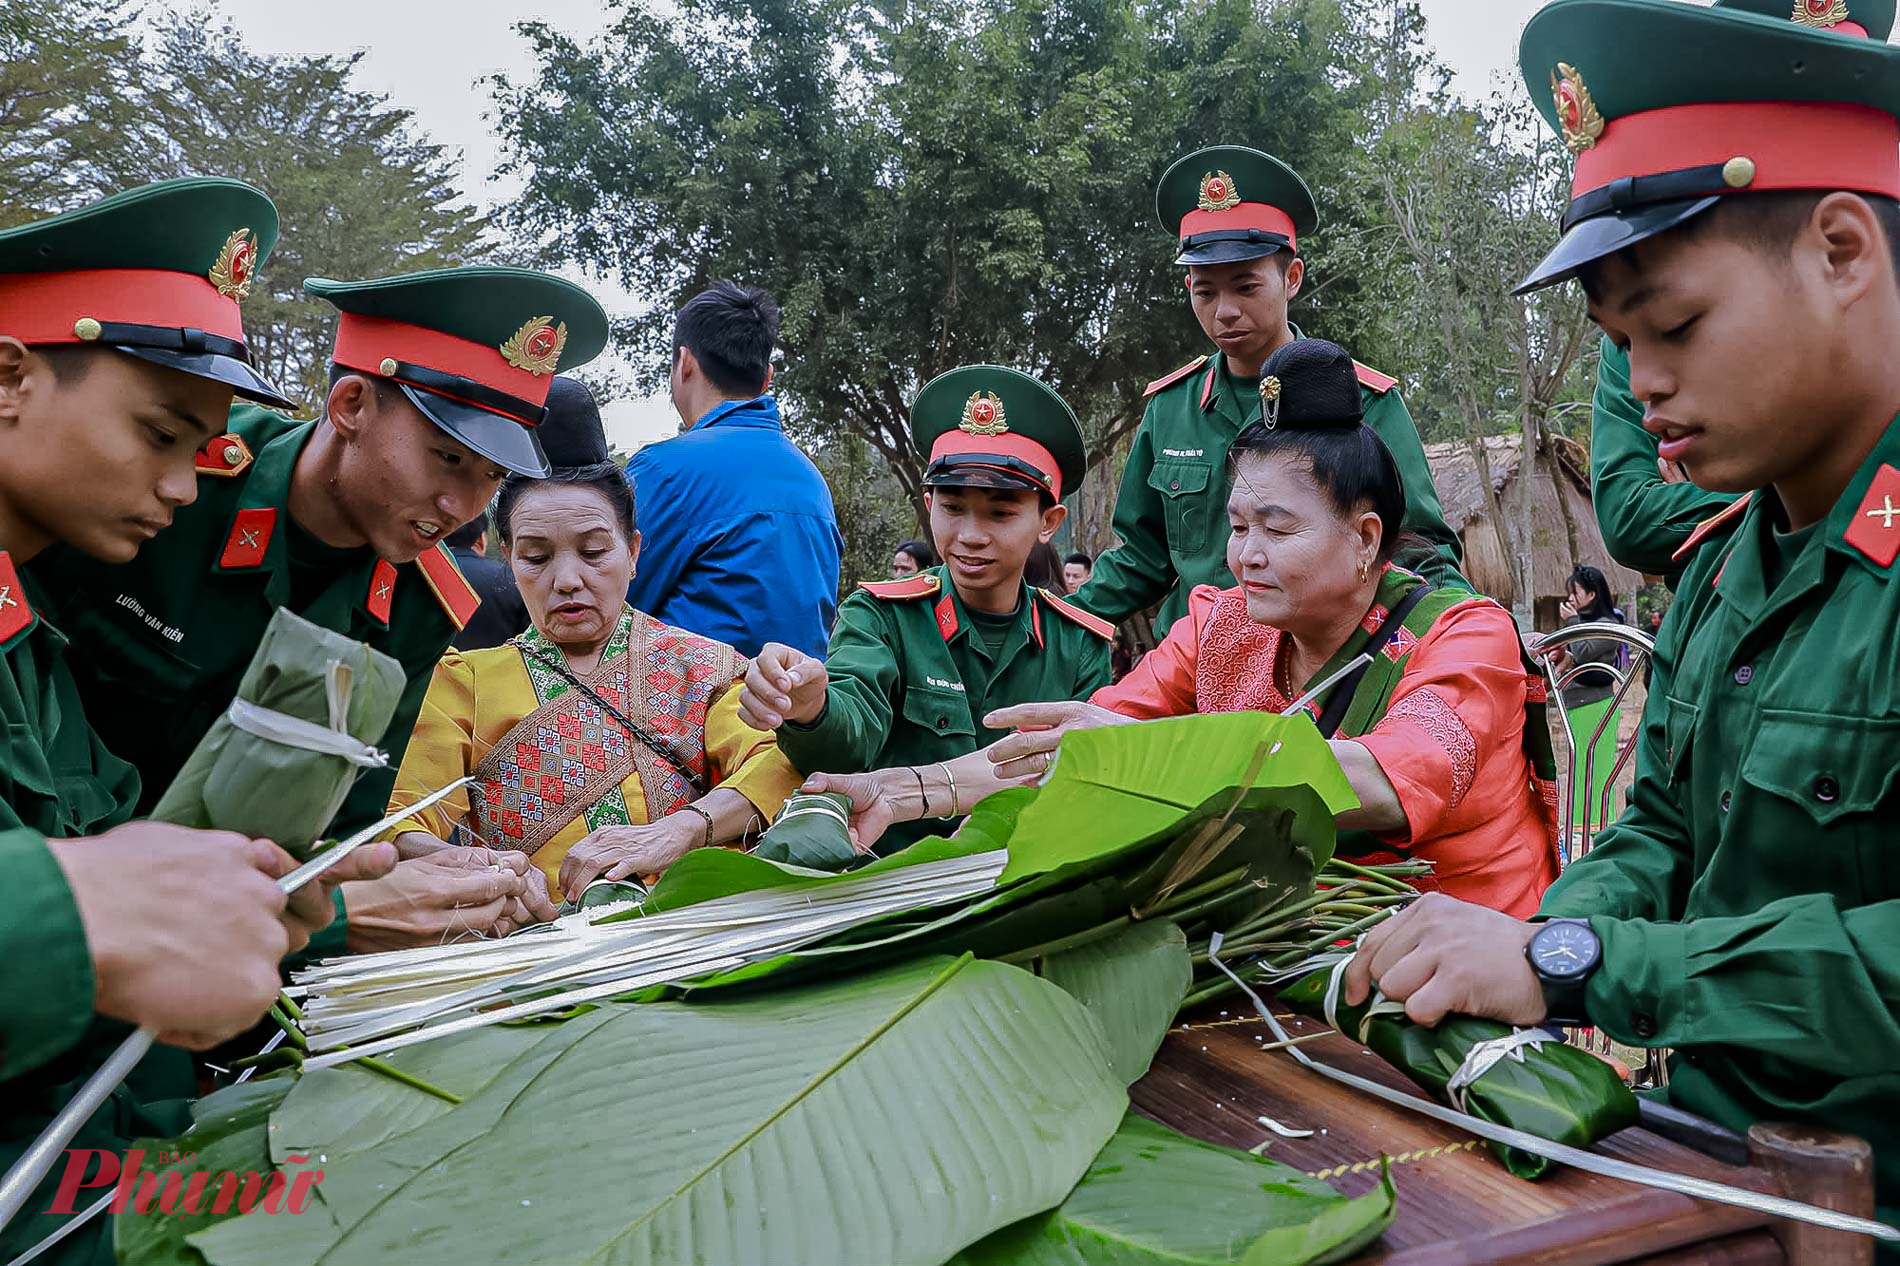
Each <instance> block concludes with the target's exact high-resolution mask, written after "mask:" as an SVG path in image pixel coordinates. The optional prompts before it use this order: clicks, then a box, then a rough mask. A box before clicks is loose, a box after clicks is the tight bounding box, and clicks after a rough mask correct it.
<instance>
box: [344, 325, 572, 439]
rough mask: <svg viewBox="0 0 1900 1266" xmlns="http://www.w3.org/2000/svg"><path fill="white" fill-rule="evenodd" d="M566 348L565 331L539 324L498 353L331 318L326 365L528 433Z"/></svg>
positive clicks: (452, 339) (442, 337)
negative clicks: (412, 389)
mask: <svg viewBox="0 0 1900 1266" xmlns="http://www.w3.org/2000/svg"><path fill="white" fill-rule="evenodd" d="M566 344H567V326H566V325H552V324H549V323H548V322H547V321H546V320H545V319H544V318H540V317H537V318H535V319H534V320H532V321H530V322H528V323H527V324H526V325H524V326H522V327H521V329H519V330H517V331H516V332H515V334H514V336H513V337H511V338H510V339H509V340H508V341H507V342H505V343H503V344H501V345H500V346H498V347H497V346H490V345H489V344H486V343H476V342H472V341H471V340H469V339H464V338H457V337H456V336H455V335H453V334H444V333H443V332H442V331H440V330H431V329H426V328H424V327H423V326H420V325H409V324H407V323H405V322H402V321H392V320H389V319H387V318H385V317H372V316H363V315H361V314H359V313H355V312H345V313H343V314H341V315H340V316H339V317H338V318H337V328H336V351H335V353H334V354H333V355H332V359H333V360H334V361H335V362H336V363H337V364H339V365H341V366H343V367H344V368H345V369H354V370H357V371H358V372H360V373H365V374H376V375H378V376H379V377H383V378H394V379H396V380H397V381H399V382H409V383H412V384H413V385H414V386H417V387H421V388H422V389H424V390H426V391H433V392H435V393H436V394H438V395H444V396H448V397H450V398H451V399H457V400H461V401H462V402H463V403H465V404H472V405H475V406H476V407H477V408H482V409H486V410H488V411H489V412H490V413H496V414H499V415H501V416H502V417H506V418H510V419H512V420H513V421H516V422H519V423H521V425H523V426H526V427H533V426H537V425H539V424H540V422H541V413H542V409H543V407H544V406H545V405H546V404H547V402H548V387H549V385H550V384H551V383H552V382H553V381H554V372H555V367H556V366H557V365H558V363H559V361H560V354H561V350H562V349H563V348H564V347H565V346H566Z"/></svg>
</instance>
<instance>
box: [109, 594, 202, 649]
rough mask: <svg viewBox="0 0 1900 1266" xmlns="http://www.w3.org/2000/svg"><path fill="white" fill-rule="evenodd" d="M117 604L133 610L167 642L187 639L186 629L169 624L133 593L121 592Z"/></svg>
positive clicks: (135, 616) (135, 615)
mask: <svg viewBox="0 0 1900 1266" xmlns="http://www.w3.org/2000/svg"><path fill="white" fill-rule="evenodd" d="M116 605H118V606H121V607H124V608H125V609H126V610H127V611H129V612H131V613H132V615H133V617H134V618H136V619H137V620H138V622H139V623H140V624H142V625H144V626H145V627H146V628H148V629H150V630H152V632H154V633H156V634H158V635H159V636H160V637H162V638H164V639H165V640H166V641H167V642H173V643H177V642H182V641H184V640H185V631H184V630H183V629H181V628H178V627H176V626H175V625H170V624H167V623H165V621H163V620H161V619H159V618H158V617H157V616H155V615H153V614H152V613H151V612H150V611H147V610H146V609H145V604H144V603H142V602H140V601H139V600H138V599H137V598H134V597H133V596H132V595H131V594H129V593H122V594H120V595H119V597H118V599H117V603H116Z"/></svg>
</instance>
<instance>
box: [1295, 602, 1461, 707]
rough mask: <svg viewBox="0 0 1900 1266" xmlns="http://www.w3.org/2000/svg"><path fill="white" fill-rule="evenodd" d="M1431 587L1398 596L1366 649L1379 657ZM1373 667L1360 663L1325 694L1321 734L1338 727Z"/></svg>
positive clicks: (1368, 653) (1369, 653) (1368, 652)
mask: <svg viewBox="0 0 1900 1266" xmlns="http://www.w3.org/2000/svg"><path fill="white" fill-rule="evenodd" d="M1432 588H1433V586H1432V584H1431V583H1430V582H1429V581H1428V582H1426V583H1425V584H1422V585H1420V586H1419V587H1418V588H1416V589H1414V590H1412V592H1410V593H1408V594H1406V595H1405V596H1404V597H1403V598H1401V599H1399V605H1398V606H1396V607H1393V608H1392V610H1391V611H1390V612H1389V613H1388V614H1387V615H1386V617H1385V622H1384V623H1382V624H1380V625H1379V629H1378V631H1377V632H1376V633H1374V634H1373V635H1372V640H1371V641H1370V642H1367V643H1366V649H1365V651H1364V653H1365V654H1367V655H1372V656H1375V657H1376V656H1377V655H1378V654H1379V652H1380V651H1382V650H1384V649H1385V644H1386V643H1387V642H1390V641H1391V640H1392V639H1393V638H1395V637H1397V636H1398V632H1399V630H1400V629H1402V628H1404V627H1405V617H1406V616H1408V615H1410V614H1412V608H1413V607H1415V606H1417V605H1418V604H1419V602H1420V600H1421V599H1423V598H1424V597H1425V595H1426V594H1428V593H1430V592H1431V591H1432ZM1371 667H1372V665H1371V664H1361V665H1359V667H1357V668H1355V669H1354V670H1353V671H1352V675H1351V676H1349V677H1347V678H1345V679H1344V680H1342V681H1341V682H1340V683H1339V684H1338V685H1336V686H1334V687H1333V692H1332V693H1331V694H1330V695H1328V696H1327V697H1326V707H1325V709H1324V710H1323V711H1321V712H1320V714H1319V736H1320V737H1321V738H1325V739H1329V738H1331V737H1332V736H1333V735H1334V734H1335V733H1336V732H1337V731H1338V729H1339V723H1340V722H1341V721H1344V720H1345V719H1346V709H1348V708H1350V707H1351V706H1352V697H1353V695H1355V694H1357V693H1358V692H1359V683H1360V682H1362V681H1364V680H1365V678H1366V670H1367V669H1368V668H1371Z"/></svg>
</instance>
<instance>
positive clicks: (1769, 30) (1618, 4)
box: [1519, 0, 1900, 293]
mask: <svg viewBox="0 0 1900 1266" xmlns="http://www.w3.org/2000/svg"><path fill="white" fill-rule="evenodd" d="M1893 17H1894V4H1893V0H1775V2H1774V3H1771V2H1770V0H1723V2H1722V3H1718V4H1717V5H1715V6H1713V7H1709V8H1704V7H1702V6H1700V5H1695V4H1689V3H1686V2H1685V0H1556V2H1555V3H1553V4H1551V5H1549V6H1547V7H1546V8H1544V9H1542V10H1540V11H1539V12H1538V13H1537V14H1536V16H1534V17H1532V18H1531V20H1530V22H1529V24H1528V25H1527V26H1525V28H1524V35H1523V39H1522V41H1521V42H1520V44H1519V61H1520V64H1521V66H1522V69H1523V73H1524V81H1525V83H1526V84H1527V85H1528V86H1529V87H1530V89H1531V96H1532V99H1533V100H1535V101H1536V102H1537V106H1538V110H1539V111H1540V112H1541V113H1542V114H1543V116H1544V119H1545V121H1546V122H1548V123H1549V124H1550V125H1551V127H1553V128H1555V129H1556V130H1557V132H1558V133H1559V134H1560V135H1561V136H1562V137H1563V139H1564V142H1565V144H1567V145H1568V146H1569V148H1570V150H1571V152H1572V153H1574V154H1575V155H1576V156H1577V163H1576V173H1575V177H1574V179H1573V180H1572V182H1571V201H1570V206H1569V209H1568V210H1567V211H1566V212H1565V214H1564V219H1563V228H1564V236H1563V240H1562V241H1560V242H1559V243H1558V245H1557V247H1556V248H1555V249H1554V250H1552V251H1551V253H1550V255H1549V256H1548V257H1546V258H1545V259H1544V261H1543V262H1542V263H1541V264H1539V265H1538V266H1537V267H1536V268H1535V269H1533V270H1532V272H1531V274H1530V276H1529V277H1527V278H1525V280H1524V282H1523V284H1522V285H1521V286H1520V287H1519V292H1520V293H1522V292H1523V291H1527V290H1533V289H1536V288H1538V287H1540V286H1547V285H1551V284H1554V283H1556V282H1559V281H1562V280H1564V279H1566V278H1568V277H1570V276H1572V275H1573V274H1574V273H1575V272H1576V271H1577V269H1578V268H1580V267H1582V266H1583V265H1585V264H1588V263H1590V262H1592V261H1594V260H1598V259H1602V258H1604V257H1605V256H1607V255H1611V254H1614V253H1615V252H1617V251H1619V250H1622V249H1624V248H1625V247H1628V246H1632V245H1634V244H1635V243H1637V242H1640V241H1642V240H1644V239H1645V238H1648V237H1651V236H1653V235H1655V234H1657V233H1660V232H1663V231H1664V230H1666V229H1670V228H1674V227H1675V226H1677V225H1679V224H1681V223H1683V222H1684V221H1685V220H1688V219H1689V218H1690V217H1692V216H1696V215H1700V214H1701V213H1702V212H1704V211H1706V210H1708V209H1709V208H1710V207H1712V206H1714V205H1715V201H1716V199H1717V198H1720V197H1724V196H1731V195H1736V194H1746V193H1763V192H1775V191H1786V190H1816V191H1831V190H1848V191H1852V192H1857V193H1868V194H1880V195H1884V196H1886V197H1900V121H1897V120H1896V118H1895V114H1896V112H1900V51H1896V50H1895V49H1894V48H1892V47H1890V46H1889V45H1888V44H1886V43H1885V37H1886V34H1887V32H1888V31H1889V30H1890V29H1891V28H1892V26H1893ZM1685 50H1687V54H1686V55H1685Z"/></svg>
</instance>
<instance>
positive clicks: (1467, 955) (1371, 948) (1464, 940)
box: [1345, 892, 1546, 1026]
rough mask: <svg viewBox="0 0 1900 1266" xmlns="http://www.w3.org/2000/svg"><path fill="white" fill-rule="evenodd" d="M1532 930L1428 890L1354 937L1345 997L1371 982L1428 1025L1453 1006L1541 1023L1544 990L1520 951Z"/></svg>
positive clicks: (1355, 1001)
mask: <svg viewBox="0 0 1900 1266" xmlns="http://www.w3.org/2000/svg"><path fill="white" fill-rule="evenodd" d="M1536 932H1537V928H1536V926H1535V925H1533V924H1530V923H1525V922H1522V921H1521V920H1518V919H1513V918H1512V917H1511V916H1510V915H1508V914H1502V913H1500V912H1498V911H1496V910H1493V909H1491V908H1489V907H1488V906H1480V905H1473V904H1472V903H1471V902H1468V901H1459V900H1457V899H1456V898H1453V897H1447V896H1446V895H1445V894H1444V893H1442V892H1428V893H1426V894H1425V895H1424V896H1422V897H1420V898H1419V899H1418V900H1417V901H1414V902H1413V903H1412V904H1411V905H1409V906H1407V907H1406V908H1405V909H1403V910H1401V911H1400V912H1399V913H1397V914H1395V915H1393V916H1392V917H1391V918H1390V919H1387V920H1386V921H1385V922H1384V923H1381V924H1380V925H1379V926H1378V927H1376V928H1374V929H1372V931H1370V932H1368V933H1367V934H1366V937H1365V939H1364V940H1363V941H1361V942H1360V943H1359V950H1358V952H1357V953H1356V954H1354V955H1353V959H1352V962H1350V963H1348V964H1347V965H1346V979H1345V986H1346V1002H1347V1004H1348V1005H1349V1006H1358V1005H1359V1004H1360V1003H1362V1002H1364V1001H1365V1000H1366V997H1367V995H1368V994H1370V993H1371V991H1372V990H1373V989H1374V988H1377V989H1378V990H1379V991H1380V992H1381V993H1383V994H1384V995H1385V996H1386V997H1388V998H1390V999H1392V1000H1393V1001H1394V1002H1403V1003H1404V1004H1405V1014H1406V1017H1407V1018H1408V1019H1410V1020H1412V1021H1413V1022H1415V1023H1418V1024H1423V1025H1427V1026H1430V1025H1434V1024H1437V1023H1438V1022H1439V1021H1440V1020H1442V1019H1444V1018H1445V1017H1446V1016H1447V1015H1450V1014H1452V1013H1453V1012H1457V1013H1459V1014H1461V1015H1475V1016H1480V1017H1482V1018H1484V1019H1488V1020H1502V1021H1504V1022H1505V1023H1506V1024H1518V1025H1528V1024H1537V1023H1540V1022H1541V1021H1542V1020H1543V1019H1544V1016H1545V1014H1546V1010H1545V1007H1544V991H1543V988H1542V986H1540V985H1539V984H1538V983H1537V974H1536V973H1535V972H1533V971H1532V970H1531V964H1530V960H1529V959H1528V958H1526V957H1525V956H1524V949H1525V947H1526V946H1528V945H1529V944H1530V942H1531V937H1532V936H1533V935H1535V934H1536Z"/></svg>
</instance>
